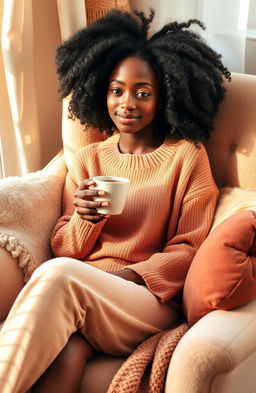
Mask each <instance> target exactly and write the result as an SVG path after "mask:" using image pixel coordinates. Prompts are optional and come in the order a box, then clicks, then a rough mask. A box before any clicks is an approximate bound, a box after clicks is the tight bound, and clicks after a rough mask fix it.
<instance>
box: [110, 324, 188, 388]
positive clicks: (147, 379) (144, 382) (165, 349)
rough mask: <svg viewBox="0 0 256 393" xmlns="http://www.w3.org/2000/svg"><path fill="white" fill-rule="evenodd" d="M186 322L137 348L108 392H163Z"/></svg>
mask: <svg viewBox="0 0 256 393" xmlns="http://www.w3.org/2000/svg"><path fill="white" fill-rule="evenodd" d="M187 330H188V324H187V323H185V322H184V323H181V324H180V325H179V326H177V327H175V328H173V329H169V330H167V331H166V332H162V333H158V334H156V335H154V336H152V337H150V338H148V339H147V340H145V341H144V342H143V343H142V344H140V345H139V346H138V348H137V349H136V350H135V351H134V352H133V353H132V354H131V355H130V356H129V358H128V359H127V360H126V361H125V362H124V364H123V365H122V366H121V368H120V369H119V370H118V372H117V373H116V375H115V376H114V378H113V380H112V382H111V384H110V386H109V389H108V391H107V393H161V392H163V388H164V382H165V377H166V373H167V370H168V367H169V363H170V360H171V358H172V354H173V352H174V350H175V348H176V346H177V344H178V342H179V340H180V339H181V338H182V336H183V335H184V334H185V333H186V331H187Z"/></svg>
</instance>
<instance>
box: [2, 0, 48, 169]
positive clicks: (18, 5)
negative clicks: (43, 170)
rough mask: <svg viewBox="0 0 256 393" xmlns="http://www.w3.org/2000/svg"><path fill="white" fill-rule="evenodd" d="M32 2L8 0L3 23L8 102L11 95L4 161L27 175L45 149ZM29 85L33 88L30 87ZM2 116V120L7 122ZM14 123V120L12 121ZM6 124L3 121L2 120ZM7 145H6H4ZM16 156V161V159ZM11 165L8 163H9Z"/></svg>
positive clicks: (3, 146) (3, 53)
mask: <svg viewBox="0 0 256 393" xmlns="http://www.w3.org/2000/svg"><path fill="white" fill-rule="evenodd" d="M30 3H31V0H28V1H26V2H24V1H23V0H20V1H15V0H5V1H4V9H3V23H2V56H3V66H4V73H5V81H6V87H7V90H6V91H3V90H4V89H3V88H1V91H2V94H3V95H4V93H5V99H6V98H7V97H6V95H8V99H9V105H8V103H7V106H9V108H8V109H9V111H8V117H9V119H7V121H8V120H9V121H8V123H9V124H8V125H7V127H8V126H9V127H8V128H5V129H4V130H2V127H3V126H2V125H1V134H2V132H3V133H4V134H3V135H1V141H2V143H3V145H2V154H3V160H4V162H6V160H7V159H9V160H11V162H12V166H13V169H14V170H15V172H16V173H18V174H24V173H27V172H28V171H30V170H33V169H34V167H37V166H39V163H40V160H41V150H40V144H39V143H38V141H39V134H38V119H37V111H36V107H35V90H34V85H35V82H34V79H33V59H32V56H31V51H30V47H31V46H32V45H33V23H32V13H31V4H30ZM27 85H29V89H28V88H26V86H27ZM4 118H5V115H4V117H3V116H1V119H4ZM10 120H11V121H10ZM1 121H2V120H1ZM4 143H5V145H4ZM7 143H8V145H10V146H12V148H13V153H12V154H11V155H9V153H10V152H8V155H7V154H6V155H7V157H5V146H6V144H7ZM14 156H15V158H16V159H15V160H14ZM6 163H7V162H6Z"/></svg>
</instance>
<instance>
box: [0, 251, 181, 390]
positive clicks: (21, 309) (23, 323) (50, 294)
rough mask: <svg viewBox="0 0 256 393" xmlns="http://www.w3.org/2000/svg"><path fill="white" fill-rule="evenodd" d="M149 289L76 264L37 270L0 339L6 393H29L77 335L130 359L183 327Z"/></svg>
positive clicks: (59, 262) (55, 263) (0, 374)
mask: <svg viewBox="0 0 256 393" xmlns="http://www.w3.org/2000/svg"><path fill="white" fill-rule="evenodd" d="M177 318H178V315H177V312H176V311H174V310H172V309H171V307H170V306H168V305H167V304H163V303H160V302H159V301H158V300H157V298H156V297H155V296H154V295H153V294H152V293H150V292H149V291H148V290H147V289H146V287H144V286H141V285H137V284H135V283H133V282H130V281H126V280H123V279H122V278H120V277H117V276H114V275H112V274H109V273H106V272H103V271H101V270H99V269H96V268H94V267H91V266H89V265H87V264H85V263H83V262H79V261H76V260H74V259H71V258H57V259H54V260H51V261H48V262H46V263H44V264H42V265H41V266H40V267H39V268H38V269H36V270H35V272H34V273H33V275H32V277H31V279H30V280H29V282H28V283H27V284H26V285H25V287H24V288H23V290H22V291H21V293H20V294H19V296H18V297H17V299H16V301H15V303H14V305H13V307H12V309H11V312H10V313H9V315H8V318H7V320H6V322H5V324H4V326H3V329H2V331H1V333H0V391H1V393H24V392H26V391H27V390H28V389H29V388H30V387H31V386H32V385H33V384H34V383H35V381H36V380H37V379H38V378H39V377H40V375H41V374H42V373H43V372H44V371H45V370H46V369H47V367H48V366H49V365H50V364H51V363H52V362H53V360H54V359H55V358H56V357H57V355H58V354H59V353H60V352H61V350H62V349H63V348H64V346H65V345H66V343H67V341H68V338H69V337H70V336H71V335H72V334H73V333H74V332H75V331H76V330H77V329H80V331H81V333H82V334H83V335H84V336H85V337H86V339H87V340H88V341H89V343H90V344H91V345H92V346H93V347H94V348H95V349H96V350H100V351H103V352H106V353H109V354H112V355H118V356H120V355H127V354H129V353H130V352H131V351H132V350H133V349H134V348H135V347H136V346H137V345H138V344H139V343H140V342H142V341H143V340H144V339H146V338H147V337H149V336H151V335H152V334H155V333H159V332H160V331H162V330H164V329H167V328H169V327H170V326H172V325H173V324H174V323H175V322H176V321H177Z"/></svg>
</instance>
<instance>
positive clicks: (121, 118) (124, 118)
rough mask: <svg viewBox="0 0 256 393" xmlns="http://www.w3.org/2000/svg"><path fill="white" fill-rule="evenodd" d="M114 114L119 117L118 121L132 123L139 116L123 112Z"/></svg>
mask: <svg viewBox="0 0 256 393" xmlns="http://www.w3.org/2000/svg"><path fill="white" fill-rule="evenodd" d="M116 116H117V117H118V118H119V121H120V123H122V124H132V123H134V122H135V121H136V120H138V119H139V118H140V116H136V115H128V114H125V113H116Z"/></svg>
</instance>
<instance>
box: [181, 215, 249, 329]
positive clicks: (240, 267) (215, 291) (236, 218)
mask: <svg viewBox="0 0 256 393" xmlns="http://www.w3.org/2000/svg"><path fill="white" fill-rule="evenodd" d="M255 297H256V212H254V211H252V210H249V211H242V212H239V213H236V214H233V215H232V216H231V217H229V218H227V219H226V220H224V221H223V222H222V223H221V224H219V225H218V226H217V227H216V228H215V229H214V230H213V231H212V232H211V233H210V234H209V236H208V237H207V238H206V240H205V241H204V242H203V244H202V245H201V247H200V248H199V250H198V252H197V253H196V255H195V258H194V260H193V262H192V265H191V267H190V269H189V272H188V275H187V278H186V281H185V286H184V292H183V310H184V313H185V315H186V317H187V319H188V322H189V324H190V325H193V324H194V323H195V322H197V321H198V320H199V319H200V318H202V317H203V316H204V315H205V314H207V313H208V312H210V311H213V310H230V309H232V308H235V307H238V306H241V305H243V304H245V303H247V302H249V301H250V300H252V299H253V298H255Z"/></svg>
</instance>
